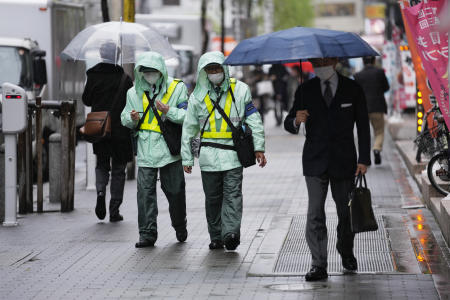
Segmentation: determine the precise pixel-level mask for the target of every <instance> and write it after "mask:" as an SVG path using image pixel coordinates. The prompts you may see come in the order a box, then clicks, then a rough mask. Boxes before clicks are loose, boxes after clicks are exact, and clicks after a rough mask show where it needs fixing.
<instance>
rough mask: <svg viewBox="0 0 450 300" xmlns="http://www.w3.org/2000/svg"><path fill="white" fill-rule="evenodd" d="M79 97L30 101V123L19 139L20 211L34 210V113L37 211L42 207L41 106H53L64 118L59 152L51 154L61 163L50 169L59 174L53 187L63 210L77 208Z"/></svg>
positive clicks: (44, 107)
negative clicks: (75, 198) (56, 184)
mask: <svg viewBox="0 0 450 300" xmlns="http://www.w3.org/2000/svg"><path fill="white" fill-rule="evenodd" d="M76 104H77V102H76V101H73V100H67V101H66V100H64V101H57V100H44V101H42V100H41V98H40V97H36V100H35V101H28V126H27V129H26V130H25V131H24V132H23V133H21V134H19V139H18V186H19V191H18V194H19V213H20V214H26V213H32V212H33V211H34V207H33V169H34V166H33V131H32V130H33V122H32V119H33V116H34V118H35V124H34V125H35V131H34V133H35V134H34V136H35V141H36V143H35V145H36V160H35V163H36V168H37V170H36V171H37V172H36V173H37V183H36V184H37V210H36V211H37V212H38V213H41V212H44V209H43V196H44V195H43V161H42V151H43V139H42V110H54V115H55V116H57V117H59V118H60V120H61V126H60V134H61V147H60V149H61V150H60V155H58V154H55V155H52V157H50V156H49V160H59V162H60V163H59V166H58V167H56V168H52V169H49V172H57V174H52V176H49V178H55V177H56V178H59V179H60V188H59V189H51V190H50V192H51V193H55V191H56V193H60V195H51V196H50V198H52V199H60V201H61V212H69V211H72V210H73V208H74V188H75V187H74V183H75V145H76ZM52 154H53V153H52ZM55 165H58V164H55Z"/></svg>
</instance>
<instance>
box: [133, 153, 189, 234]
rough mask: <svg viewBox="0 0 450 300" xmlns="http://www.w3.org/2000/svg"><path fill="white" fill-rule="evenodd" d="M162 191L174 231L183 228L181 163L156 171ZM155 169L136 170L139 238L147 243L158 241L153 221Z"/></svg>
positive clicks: (156, 212) (184, 221)
mask: <svg viewBox="0 0 450 300" xmlns="http://www.w3.org/2000/svg"><path fill="white" fill-rule="evenodd" d="M159 174H160V180H161V189H162V190H163V192H164V194H165V195H166V197H167V200H168V201H169V213H170V219H171V221H172V227H173V228H174V229H175V231H179V230H183V229H185V228H186V190H185V185H186V184H185V181H184V173H183V166H182V165H181V160H179V161H176V162H173V163H170V164H168V165H166V166H164V167H162V168H159ZM157 178H158V168H147V167H139V169H138V177H137V204H138V225H139V235H140V237H141V238H144V239H147V240H154V241H156V239H157V238H158V231H157V225H156V218H157V216H158V203H157V200H156V181H157Z"/></svg>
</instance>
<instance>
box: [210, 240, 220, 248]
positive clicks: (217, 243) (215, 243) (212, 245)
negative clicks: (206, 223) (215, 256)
mask: <svg viewBox="0 0 450 300" xmlns="http://www.w3.org/2000/svg"><path fill="white" fill-rule="evenodd" d="M209 249H210V250H217V249H223V243H222V241H211V243H209Z"/></svg>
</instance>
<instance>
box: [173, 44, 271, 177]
mask: <svg viewBox="0 0 450 300" xmlns="http://www.w3.org/2000/svg"><path fill="white" fill-rule="evenodd" d="M224 60H225V57H224V56H223V54H222V53H221V52H218V51H216V52H208V53H205V54H203V55H202V56H201V57H200V60H199V62H198V70H197V85H196V86H195V89H194V91H193V92H192V94H191V96H190V98H189V107H188V111H187V113H186V118H185V121H184V123H183V136H182V140H181V156H182V158H183V165H184V166H193V165H194V157H193V155H192V153H191V146H190V144H191V140H192V139H193V138H194V137H196V136H197V135H198V134H199V133H200V130H201V129H202V127H203V125H204V124H205V122H207V123H206V127H205V131H208V130H209V120H208V115H209V112H208V110H207V108H206V104H205V101H204V98H205V96H206V94H207V93H208V91H209V92H210V96H211V99H213V100H216V98H217V95H216V93H215V92H214V89H213V85H212V84H211V82H210V81H209V80H208V77H207V75H206V72H205V70H204V67H205V66H207V65H209V64H211V63H217V64H220V65H222V64H223V62H224ZM222 67H223V70H224V73H225V80H224V82H223V83H222V84H221V86H220V88H221V90H222V91H224V92H225V91H227V90H228V88H229V86H230V80H229V79H230V75H229V70H228V66H225V65H222ZM234 96H235V99H236V103H235V104H234V103H233V105H232V106H233V107H232V108H231V112H230V119H231V121H232V122H233V124H234V125H235V126H237V125H238V122H239V119H244V120H245V123H247V124H248V125H249V126H250V128H251V129H252V132H253V142H254V145H255V151H264V126H263V124H262V121H261V116H260V115H259V113H258V112H256V113H253V114H251V115H249V116H248V117H245V111H246V105H249V104H250V103H251V101H252V98H251V93H250V89H249V87H248V85H247V84H245V83H244V82H242V81H239V80H237V82H236V86H235V90H234ZM226 97H227V93H223V95H222V98H221V99H219V101H218V102H219V105H220V106H221V107H224V105H225V100H226ZM215 117H216V121H218V122H219V121H220V122H222V121H223V122H225V121H224V120H222V117H221V115H220V113H219V112H217V111H215ZM202 141H204V142H214V143H220V144H224V145H233V141H232V139H210V138H202ZM199 164H200V169H201V170H202V171H207V172H214V171H227V170H231V169H234V168H238V167H241V163H240V162H239V160H238V157H237V154H236V151H233V150H224V149H218V148H213V147H202V148H201V151H200V157H199Z"/></svg>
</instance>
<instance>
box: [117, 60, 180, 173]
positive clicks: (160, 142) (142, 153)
mask: <svg viewBox="0 0 450 300" xmlns="http://www.w3.org/2000/svg"><path fill="white" fill-rule="evenodd" d="M141 66H145V67H150V68H154V69H157V70H158V71H160V72H161V74H162V76H161V77H160V78H159V80H158V82H157V83H156V87H157V88H156V90H155V92H156V93H158V96H157V97H156V100H155V101H157V100H161V99H162V98H163V97H164V94H165V93H166V91H167V89H168V88H169V85H170V83H171V82H172V80H173V78H172V77H169V76H168V75H167V69H166V64H165V62H164V58H163V57H162V56H161V55H160V54H158V53H156V52H145V53H142V54H141V55H140V56H139V57H138V60H137V62H136V67H135V68H134V75H135V85H134V87H132V88H130V89H129V90H128V92H127V104H126V105H125V108H124V109H123V111H122V114H121V115H120V118H121V121H122V125H123V126H126V127H128V128H135V127H136V126H137V123H138V122H139V121H133V120H132V119H131V116H130V112H131V111H132V110H133V109H134V110H135V111H138V112H144V109H143V103H142V98H143V94H144V91H149V94H150V97H153V89H152V88H151V87H150V84H149V83H148V82H147V81H146V80H145V79H144V78H143V76H142V75H143V74H142V72H140V71H139V68H140V67H141ZM149 100H150V99H149ZM187 100H188V96H187V89H186V86H185V85H184V83H183V82H179V83H178V85H177V86H176V88H175V90H174V92H173V94H172V97H170V99H169V101H168V103H167V104H168V105H169V106H170V108H169V111H168V112H167V115H166V117H167V118H168V119H169V120H170V121H172V122H174V123H178V124H182V123H183V120H184V116H185V113H186V110H185V109H186V106H187ZM147 114H148V115H149V119H148V120H149V122H151V121H152V119H153V118H154V116H153V112H152V109H151V108H150V109H149V111H148V112H147ZM140 116H141V117H142V114H140ZM162 117H163V118H164V115H162ZM180 159H181V156H180V155H175V156H174V155H171V154H170V152H169V148H167V144H166V142H165V141H164V138H163V136H162V134H161V133H159V132H155V131H150V130H142V129H141V130H139V131H138V153H137V165H138V166H139V167H150V168H161V167H164V166H166V165H168V164H170V163H172V162H175V161H178V160H180Z"/></svg>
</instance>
